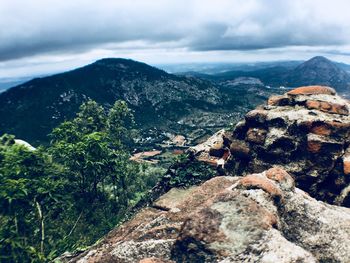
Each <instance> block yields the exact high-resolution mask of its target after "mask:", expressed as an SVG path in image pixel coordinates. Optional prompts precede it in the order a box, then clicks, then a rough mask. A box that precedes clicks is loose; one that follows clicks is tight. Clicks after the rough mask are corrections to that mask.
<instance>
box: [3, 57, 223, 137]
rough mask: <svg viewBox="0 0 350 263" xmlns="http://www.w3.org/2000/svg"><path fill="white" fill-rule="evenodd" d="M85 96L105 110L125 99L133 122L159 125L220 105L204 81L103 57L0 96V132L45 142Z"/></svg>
mask: <svg viewBox="0 0 350 263" xmlns="http://www.w3.org/2000/svg"><path fill="white" fill-rule="evenodd" d="M89 98H90V99H93V100H96V101H97V102H99V103H101V104H103V105H106V106H111V105H112V104H113V103H114V102H115V101H116V100H118V99H122V100H125V101H126V102H127V103H128V104H129V106H130V107H131V108H132V109H133V110H135V115H136V119H137V122H138V123H140V124H141V125H144V124H147V125H152V124H157V125H158V126H159V125H160V124H166V123H167V121H168V120H174V119H177V118H178V117H179V116H183V115H186V114H187V113H188V112H190V111H191V110H192V109H193V108H196V109H206V108H208V107H215V106H216V105H218V104H219V103H220V102H221V101H222V97H221V96H220V94H219V92H218V90H217V89H216V88H215V87H214V86H213V85H212V84H210V83H209V82H206V81H203V80H200V79H195V78H190V77H182V76H175V75H172V74H168V73H166V72H165V71H162V70H159V69H157V68H154V67H151V66H149V65H146V64H144V63H140V62H136V61H132V60H125V59H102V60H99V61H96V62H95V63H93V64H91V65H87V66H85V67H82V68H79V69H76V70H73V71H69V72H65V73H62V74H57V75H53V76H49V77H44V78H37V79H33V80H31V81H29V82H26V83H24V84H21V85H19V86H17V87H14V88H11V89H10V90H7V91H5V92H3V93H1V94H0V105H1V108H0V119H1V123H0V133H4V132H7V133H14V134H15V135H16V136H17V137H19V138H23V139H26V140H28V141H30V142H33V141H35V140H44V139H45V136H46V135H47V134H48V133H49V132H50V131H51V129H52V128H53V127H55V126H56V125H57V124H59V123H60V122H62V121H63V120H65V119H70V118H72V117H73V116H74V114H75V113H76V112H77V110H78V107H79V105H80V104H81V103H82V102H84V101H86V100H87V99H89Z"/></svg>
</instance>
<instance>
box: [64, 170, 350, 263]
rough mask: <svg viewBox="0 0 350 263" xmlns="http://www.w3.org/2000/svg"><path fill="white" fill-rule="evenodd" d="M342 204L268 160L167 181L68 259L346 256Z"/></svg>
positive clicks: (348, 216)
mask: <svg viewBox="0 0 350 263" xmlns="http://www.w3.org/2000/svg"><path fill="white" fill-rule="evenodd" d="M349 222H350V209H348V208H345V207H339V206H332V205H328V204H326V203H323V202H320V201H317V200H315V199H314V198H312V197H310V196H309V195H308V194H307V193H305V192H303V191H302V190H300V189H298V188H295V186H294V180H293V178H292V176H290V175H289V174H288V173H287V172H286V171H285V170H283V169H281V168H279V167H274V168H272V169H269V170H267V171H264V172H262V173H259V174H250V175H247V176H246V177H231V176H222V177H215V178H213V179H211V180H209V181H207V182H205V183H203V184H202V185H200V186H194V187H191V188H189V189H176V188H173V189H171V190H170V191H169V192H168V193H166V194H164V195H163V196H162V197H160V198H159V199H158V200H157V201H155V202H154V203H153V205H151V206H150V207H146V208H143V209H142V210H141V211H140V212H139V213H137V214H136V215H135V217H134V218H133V219H132V220H130V221H128V222H126V223H124V224H123V225H121V226H120V227H119V228H117V229H115V230H114V231H112V232H111V233H109V235H108V236H107V237H105V238H104V239H103V240H102V241H101V242H100V243H99V244H98V245H95V246H94V247H92V248H91V249H90V250H88V251H86V252H85V253H83V254H81V255H80V256H78V257H75V258H71V259H70V260H68V259H67V258H66V261H69V262H81V263H82V262H142V263H146V262H154V263H158V262H159V263H160V262H163V263H164V262H222V263H223V262H281V263H283V262H308V263H309V262H349V260H350V256H349V253H348V252H349V251H350V224H349Z"/></svg>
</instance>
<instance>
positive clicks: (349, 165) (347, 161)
mask: <svg viewBox="0 0 350 263" xmlns="http://www.w3.org/2000/svg"><path fill="white" fill-rule="evenodd" d="M343 170H344V174H345V175H350V149H349V148H348V149H347V151H346V153H345V154H344V156H343Z"/></svg>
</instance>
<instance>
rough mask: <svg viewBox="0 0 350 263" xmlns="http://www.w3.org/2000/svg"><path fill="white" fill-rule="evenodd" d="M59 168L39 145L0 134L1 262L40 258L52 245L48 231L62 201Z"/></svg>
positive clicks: (62, 187) (62, 188)
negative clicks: (29, 145)
mask: <svg viewBox="0 0 350 263" xmlns="http://www.w3.org/2000/svg"><path fill="white" fill-rule="evenodd" d="M59 171H60V167H58V166H57V165H55V164H54V163H53V162H52V160H51V159H50V157H49V156H48V155H46V154H45V153H44V152H43V151H42V150H41V149H38V150H36V151H33V150H29V149H28V148H26V147H25V146H22V145H18V144H16V143H15V141H14V138H13V136H8V135H4V136H2V137H0V222H1V228H0V255H1V256H0V261H1V262H27V261H33V262H35V261H40V260H42V259H43V258H44V257H45V255H47V254H48V251H50V250H51V249H52V239H51V238H49V237H48V236H47V232H50V230H49V229H50V227H52V225H51V224H50V222H52V220H51V218H52V217H53V216H54V213H55V208H56V207H62V204H63V203H65V201H63V199H64V198H62V193H63V192H64V188H65V185H66V183H65V181H64V180H63V179H62V178H61V176H60V173H59ZM60 200H61V201H60Z"/></svg>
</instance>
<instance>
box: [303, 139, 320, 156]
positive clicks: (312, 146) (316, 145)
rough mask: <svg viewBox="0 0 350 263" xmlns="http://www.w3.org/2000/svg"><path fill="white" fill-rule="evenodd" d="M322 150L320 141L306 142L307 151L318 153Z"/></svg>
mask: <svg viewBox="0 0 350 263" xmlns="http://www.w3.org/2000/svg"><path fill="white" fill-rule="evenodd" d="M321 148H322V143H321V142H320V141H312V140H311V141H308V142H307V150H308V151H309V152H311V153H318V152H320V150H321Z"/></svg>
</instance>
